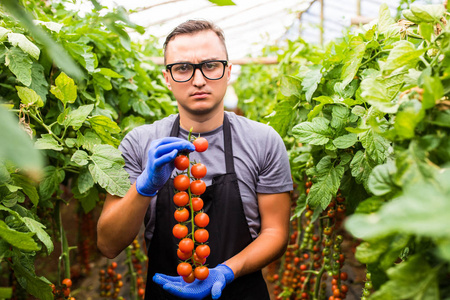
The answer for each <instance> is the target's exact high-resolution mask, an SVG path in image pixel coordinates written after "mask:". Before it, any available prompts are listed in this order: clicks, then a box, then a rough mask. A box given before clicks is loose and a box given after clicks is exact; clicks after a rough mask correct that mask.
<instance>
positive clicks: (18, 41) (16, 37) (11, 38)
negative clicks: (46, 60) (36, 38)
mask: <svg viewBox="0 0 450 300" xmlns="http://www.w3.org/2000/svg"><path fill="white" fill-rule="evenodd" d="M8 42H10V43H11V44H12V45H13V46H15V47H17V46H18V47H19V48H20V49H22V51H23V52H25V53H28V54H29V55H31V57H33V58H34V59H35V60H39V55H40V53H41V51H40V50H39V48H38V47H37V46H36V45H35V44H33V43H32V42H31V41H30V40H29V39H27V38H26V37H25V36H24V35H23V34H21V33H14V32H10V33H8Z"/></svg>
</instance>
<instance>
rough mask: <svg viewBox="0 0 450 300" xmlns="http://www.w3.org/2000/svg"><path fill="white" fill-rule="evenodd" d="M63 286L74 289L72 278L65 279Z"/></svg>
mask: <svg viewBox="0 0 450 300" xmlns="http://www.w3.org/2000/svg"><path fill="white" fill-rule="evenodd" d="M116 264H117V263H116ZM62 284H63V285H65V286H66V287H68V288H70V287H72V280H71V279H70V278H65V279H63V281H62Z"/></svg>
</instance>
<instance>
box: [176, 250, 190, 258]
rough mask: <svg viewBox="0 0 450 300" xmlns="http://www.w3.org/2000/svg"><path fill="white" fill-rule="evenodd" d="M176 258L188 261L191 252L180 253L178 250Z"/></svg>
mask: <svg viewBox="0 0 450 300" xmlns="http://www.w3.org/2000/svg"><path fill="white" fill-rule="evenodd" d="M177 256H178V258H179V259H181V260H186V259H189V258H190V257H191V256H192V251H191V252H187V253H184V252H183V251H181V250H180V249H177Z"/></svg>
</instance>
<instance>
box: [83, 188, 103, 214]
mask: <svg viewBox="0 0 450 300" xmlns="http://www.w3.org/2000/svg"><path fill="white" fill-rule="evenodd" d="M78 200H79V201H80V202H81V207H83V211H84V213H86V214H87V213H89V212H90V211H91V210H93V209H94V208H95V206H96V205H97V202H98V201H99V198H98V190H97V188H95V187H93V188H92V189H90V190H89V192H88V193H87V194H86V195H83V196H81V197H79V198H78Z"/></svg>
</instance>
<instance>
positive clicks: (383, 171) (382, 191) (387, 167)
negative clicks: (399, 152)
mask: <svg viewBox="0 0 450 300" xmlns="http://www.w3.org/2000/svg"><path fill="white" fill-rule="evenodd" d="M396 171H397V169H396V168H395V165H394V164H393V163H386V164H383V165H378V166H376V167H375V168H374V169H373V171H372V172H371V173H370V175H369V182H368V187H369V189H370V191H371V192H372V193H373V194H374V195H376V196H382V195H386V194H387V193H390V192H392V191H393V189H394V188H395V184H394V181H393V180H392V177H393V175H394V174H395V172H396Z"/></svg>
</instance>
